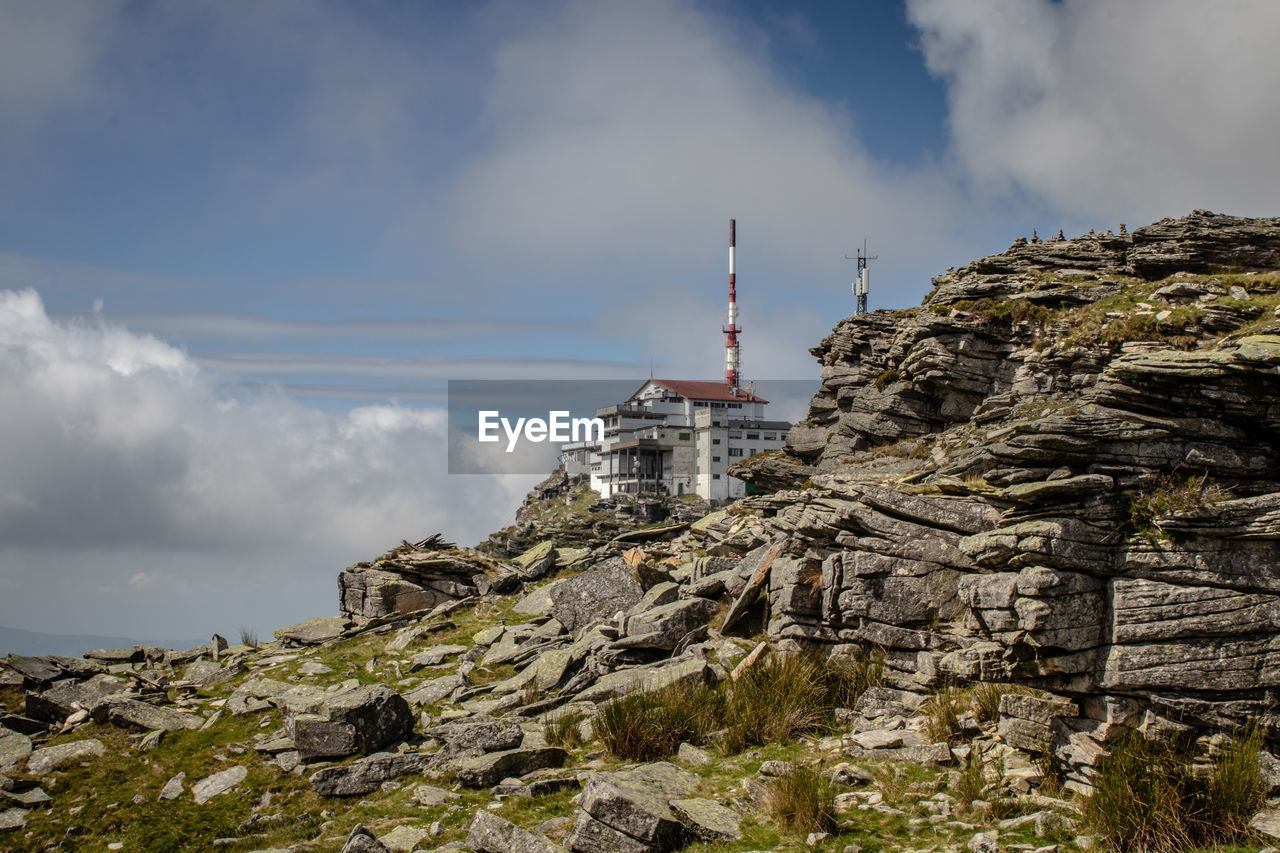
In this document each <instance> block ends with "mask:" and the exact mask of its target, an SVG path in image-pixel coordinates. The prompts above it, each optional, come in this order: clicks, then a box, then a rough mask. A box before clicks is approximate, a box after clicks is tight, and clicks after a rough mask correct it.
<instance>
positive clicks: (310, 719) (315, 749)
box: [285, 684, 414, 761]
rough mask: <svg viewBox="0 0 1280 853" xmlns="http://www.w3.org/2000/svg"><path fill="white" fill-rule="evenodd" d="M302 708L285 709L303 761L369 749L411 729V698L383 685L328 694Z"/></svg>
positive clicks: (397, 738) (288, 730)
mask: <svg viewBox="0 0 1280 853" xmlns="http://www.w3.org/2000/svg"><path fill="white" fill-rule="evenodd" d="M287 707H288V705H287V703H286V708H287ZM302 707H303V708H304V709H305V710H306V711H307V712H306V713H288V711H287V710H286V716H285V733H286V735H287V736H288V737H290V738H292V739H293V742H294V743H295V744H296V745H297V748H298V752H299V754H300V756H301V758H302V760H303V761H312V760H314V759H316V758H340V757H342V756H345V755H353V754H355V753H357V752H373V751H374V750H376V749H380V748H382V747H384V746H386V745H387V744H390V743H397V742H399V741H402V740H404V739H405V738H407V737H408V736H409V735H410V734H411V733H412V732H413V725H414V717H413V711H411V710H410V708H409V703H408V702H406V701H405V700H404V697H402V696H401V695H400V694H399V693H397V692H396V691H395V690H393V689H392V688H390V687H388V686H387V685H385V684H376V685H365V686H360V687H352V688H350V689H348V690H342V691H338V692H336V693H332V694H326V695H324V696H323V697H322V698H319V699H316V700H314V701H311V702H307V703H304V704H303V705H302Z"/></svg>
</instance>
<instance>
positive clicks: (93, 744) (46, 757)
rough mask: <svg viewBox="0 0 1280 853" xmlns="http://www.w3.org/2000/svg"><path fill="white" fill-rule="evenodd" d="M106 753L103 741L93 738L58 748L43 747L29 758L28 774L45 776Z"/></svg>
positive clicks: (74, 741) (72, 742)
mask: <svg viewBox="0 0 1280 853" xmlns="http://www.w3.org/2000/svg"><path fill="white" fill-rule="evenodd" d="M105 752H106V747H104V746H103V745H102V741H100V740H95V739H93V738H86V739H85V740H73V741H70V742H68V743H60V744H57V745H56V746H42V747H40V748H39V749H37V750H36V751H34V752H32V753H31V755H30V756H28V757H27V772H28V773H30V774H31V775H32V776H43V775H45V774H46V773H51V772H52V771H54V770H57V769H58V768H60V767H65V766H66V765H68V764H71V763H72V762H79V761H80V760H81V759H84V758H92V757H96V756H99V755H102V754H104V753H105Z"/></svg>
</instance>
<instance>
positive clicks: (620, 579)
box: [551, 558, 644, 636]
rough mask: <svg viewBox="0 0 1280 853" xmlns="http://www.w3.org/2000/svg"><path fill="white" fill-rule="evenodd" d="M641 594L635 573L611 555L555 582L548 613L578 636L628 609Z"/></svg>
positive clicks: (642, 592) (642, 591)
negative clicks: (592, 565) (559, 581)
mask: <svg viewBox="0 0 1280 853" xmlns="http://www.w3.org/2000/svg"><path fill="white" fill-rule="evenodd" d="M643 594H644V590H642V589H641V588H640V582H639V581H637V580H636V576H635V573H634V572H632V570H631V569H629V568H628V567H627V564H626V563H624V562H623V561H622V560H621V559H618V558H613V559H610V560H606V561H605V562H603V563H601V564H600V565H598V566H596V567H595V568H593V569H590V570H588V571H585V572H583V573H582V574H580V575H576V576H574V577H571V578H568V579H567V580H565V581H564V582H562V583H558V584H556V585H555V586H554V587H553V588H552V590H551V601H552V606H551V615H552V616H554V617H555V618H556V619H557V620H559V622H560V624H562V625H564V627H565V630H567V631H568V632H569V633H570V634H573V635H574V636H577V635H578V634H580V633H581V632H583V631H584V630H585V629H587V628H589V627H591V626H592V625H595V624H596V623H598V622H602V621H605V620H608V619H610V618H612V617H613V615H614V614H615V613H617V612H618V611H623V612H626V611H627V610H629V609H631V607H632V605H634V604H635V603H636V602H637V601H639V600H640V597H641V596H642V595H643Z"/></svg>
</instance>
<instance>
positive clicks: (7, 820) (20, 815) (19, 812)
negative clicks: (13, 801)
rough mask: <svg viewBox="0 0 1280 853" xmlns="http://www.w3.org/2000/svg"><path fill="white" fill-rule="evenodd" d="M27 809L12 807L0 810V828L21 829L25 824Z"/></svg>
mask: <svg viewBox="0 0 1280 853" xmlns="http://www.w3.org/2000/svg"><path fill="white" fill-rule="evenodd" d="M27 814H28V812H27V810H26V809H19V808H12V809H5V810H4V811H0V830H4V829H21V828H22V827H24V826H26V825H27Z"/></svg>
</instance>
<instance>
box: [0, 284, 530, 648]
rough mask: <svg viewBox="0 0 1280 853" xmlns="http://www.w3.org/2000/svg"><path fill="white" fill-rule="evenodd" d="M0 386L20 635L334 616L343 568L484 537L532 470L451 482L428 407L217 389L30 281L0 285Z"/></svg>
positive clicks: (9, 546) (8, 601) (176, 629)
mask: <svg viewBox="0 0 1280 853" xmlns="http://www.w3.org/2000/svg"><path fill="white" fill-rule="evenodd" d="M0 399H4V400H5V401H7V405H5V406H4V407H3V408H2V409H0V448H3V449H4V451H3V452H4V458H5V466H6V470H5V476H4V478H3V480H2V481H0V542H3V543H4V544H3V546H2V547H0V577H3V578H4V579H5V580H6V581H9V582H12V583H15V584H16V585H17V586H18V588H19V589H20V590H21V594H20V595H18V594H14V595H9V594H6V595H5V596H3V597H0V624H8V625H13V626H16V627H23V628H28V629H38V630H47V631H50V632H67V631H70V630H72V629H75V630H78V631H81V632H84V631H97V632H103V633H113V632H114V633H122V632H131V633H133V634H134V635H135V636H136V635H138V634H139V633H145V634H147V635H148V636H156V635H164V636H170V637H174V636H178V637H181V636H188V637H190V636H195V637H199V636H203V635H205V634H207V633H208V632H210V631H213V630H222V631H223V632H224V633H225V632H226V631H228V630H233V629H235V628H236V627H237V624H238V623H236V622H235V620H238V619H248V618H251V619H253V620H255V621H253V622H252V624H255V625H256V626H258V627H261V628H264V629H265V628H268V627H272V626H274V625H279V624H281V623H282V622H283V621H286V620H289V619H293V618H302V617H305V616H308V615H315V614H317V613H325V612H333V611H334V609H335V608H336V593H335V588H334V578H335V577H336V575H337V573H338V572H339V571H340V570H341V569H342V568H343V566H345V565H347V564H348V563H350V562H353V561H354V560H357V559H366V558H368V557H371V556H374V555H375V554H377V553H380V552H381V551H382V550H384V549H385V548H387V547H389V546H390V545H392V544H394V543H396V542H398V541H399V540H400V539H401V538H413V537H415V536H420V535H425V534H427V533H431V532H434V531H436V530H439V531H441V532H443V533H444V534H445V535H446V536H449V537H450V538H454V539H457V540H459V541H462V542H464V543H467V542H474V541H478V540H479V539H481V538H483V537H484V536H486V535H487V534H488V533H489V532H491V531H492V530H494V529H497V528H498V527H500V526H502V525H503V524H505V523H507V522H508V521H509V519H510V515H511V513H512V511H513V510H514V507H515V506H516V505H518V502H519V499H520V497H522V496H523V494H524V493H525V491H526V490H527V488H528V486H529V485H531V484H532V482H533V481H535V480H536V479H537V478H536V477H528V476H525V477H507V478H499V477H463V478H455V479H451V480H446V477H447V476H448V475H447V474H446V463H447V457H446V448H445V444H444V435H445V423H444V413H443V411H441V410H421V409H413V408H406V407H397V406H366V407H361V408H356V409H352V410H351V411H349V412H346V413H326V412H321V411H317V410H314V409H308V408H306V407H304V406H302V405H300V404H298V403H296V402H294V401H292V400H290V399H287V398H284V397H280V396H271V395H266V396H263V397H261V398H258V399H255V400H253V401H252V402H248V403H241V402H236V401H233V400H229V399H226V398H223V397H221V396H220V395H219V394H218V392H217V389H216V387H215V385H214V384H213V382H212V381H211V380H210V378H209V376H208V375H207V374H206V373H205V372H204V371H202V370H201V369H200V368H199V367H198V366H197V365H196V363H195V362H194V361H193V360H192V359H191V358H190V356H188V355H187V354H185V353H184V352H182V351H180V350H177V349H174V348H173V347H170V346H169V345H167V344H165V343H164V342H163V341H160V340H158V339H156V338H154V337H151V336H148V335H138V334H134V333H132V332H129V331H127V330H125V329H122V328H119V327H116V326H111V325H107V324H104V323H101V322H100V321H94V322H55V321H53V320H51V319H50V318H49V317H48V316H47V315H46V313H45V311H44V308H43V305H42V304H41V302H40V299H39V297H38V296H37V295H36V293H35V292H34V291H23V292H13V291H4V292H0ZM9 401H11V402H9ZM243 614H249V616H248V617H246V616H244V615H243ZM229 623H231V624H229Z"/></svg>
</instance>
